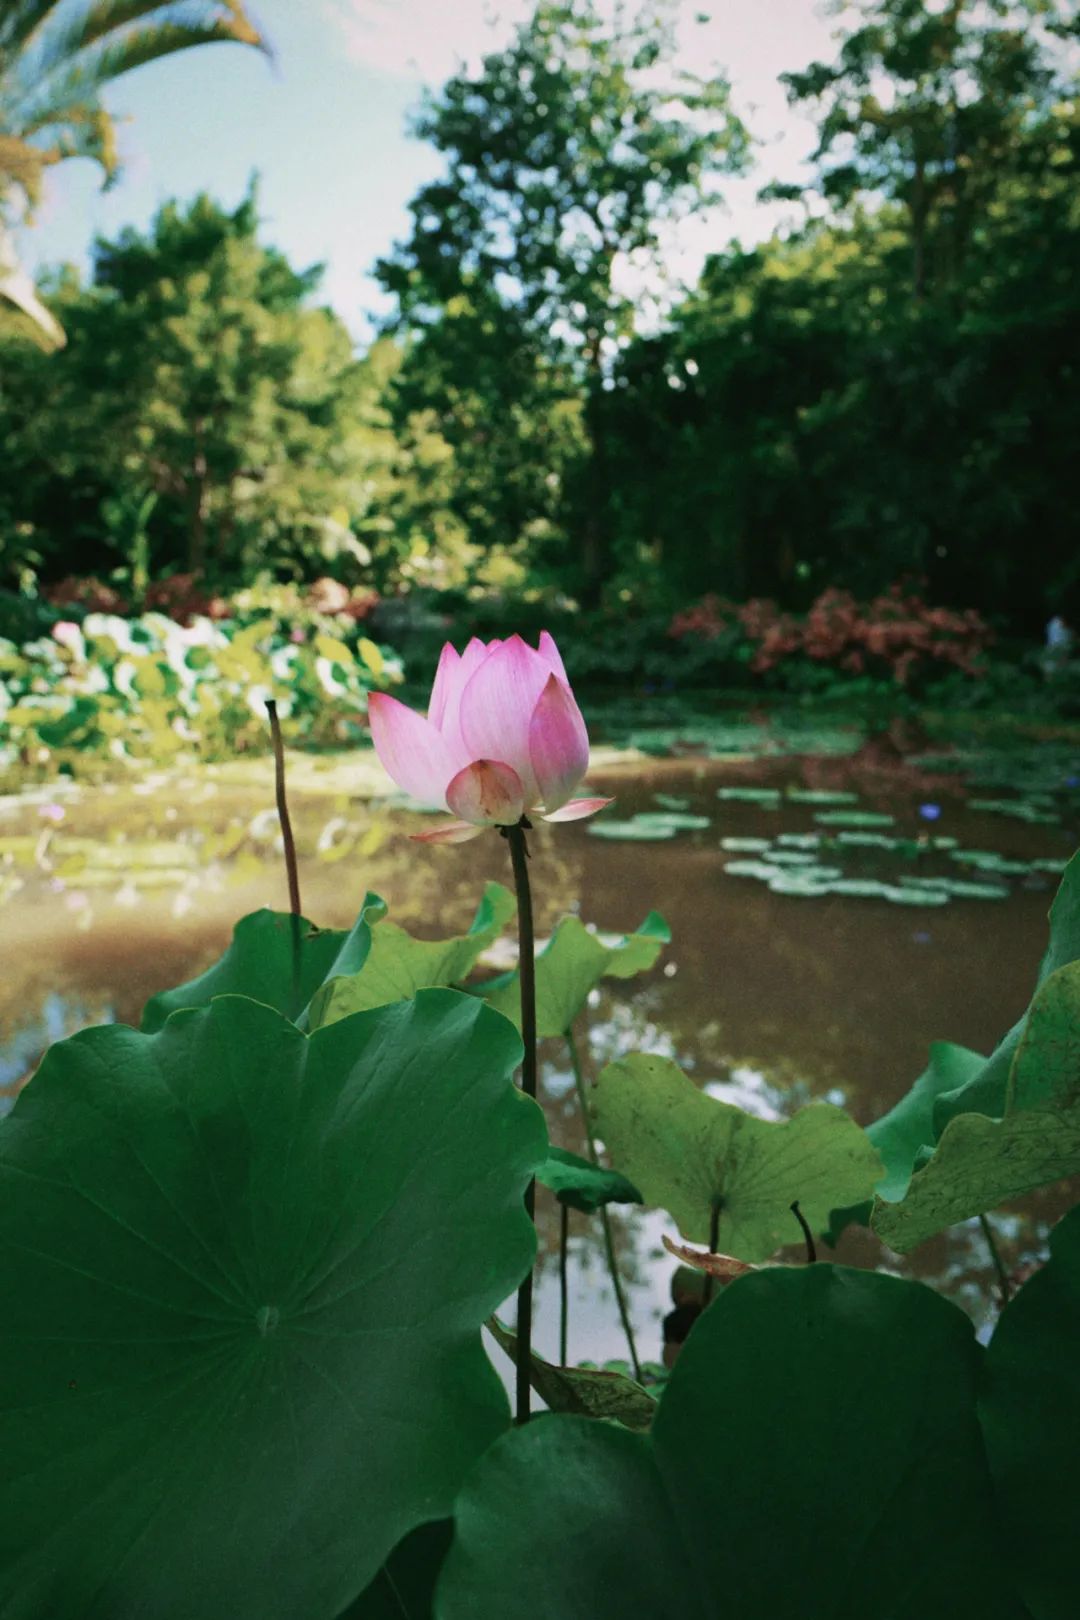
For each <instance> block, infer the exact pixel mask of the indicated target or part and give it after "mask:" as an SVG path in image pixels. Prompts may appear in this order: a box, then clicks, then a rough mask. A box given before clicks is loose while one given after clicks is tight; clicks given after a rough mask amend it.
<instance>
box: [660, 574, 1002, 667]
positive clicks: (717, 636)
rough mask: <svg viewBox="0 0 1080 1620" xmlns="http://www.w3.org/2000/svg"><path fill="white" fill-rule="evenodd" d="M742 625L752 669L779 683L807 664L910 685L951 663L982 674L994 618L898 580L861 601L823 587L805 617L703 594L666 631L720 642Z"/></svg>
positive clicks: (761, 603)
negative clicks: (989, 620) (935, 602)
mask: <svg viewBox="0 0 1080 1620" xmlns="http://www.w3.org/2000/svg"><path fill="white" fill-rule="evenodd" d="M740 632H741V635H742V636H743V637H745V639H746V641H747V643H748V644H749V646H750V647H751V648H752V653H751V656H750V659H749V667H750V669H751V670H753V671H754V672H755V673H757V674H760V675H773V674H775V675H776V676H777V677H778V678H779V680H780V682H781V683H782V684H806V683H805V681H800V679H799V676H800V673H801V672H800V666H802V671H804V672H805V671H806V669H807V666H809V667H810V669H813V668H815V667H816V668H817V669H819V670H822V671H828V672H832V673H835V674H837V675H858V676H862V675H867V676H871V677H873V676H877V677H887V678H888V679H890V680H891V681H892V682H893V683H894V684H895V685H897V686H901V687H905V688H907V689H911V688H913V687H916V686H920V687H921V686H923V685H925V683H926V681H927V680H928V679H929V678H931V677H933V676H937V675H941V674H942V673H944V672H946V671H948V670H957V671H960V672H961V673H962V674H964V675H967V676H971V677H975V676H979V675H981V674H982V673H983V670H984V664H983V662H982V659H983V657H984V655H985V653H986V650H987V647H988V646H989V643H990V640H991V632H990V628H989V626H988V625H987V624H986V622H985V621H984V620H983V619H982V618H981V617H980V615H979V614H978V613H976V612H974V611H973V610H970V609H969V610H966V611H963V612H958V611H956V610H954V609H952V608H945V607H931V606H930V605H929V604H928V603H926V602H924V601H923V599H922V597H920V596H918V595H917V594H915V593H913V592H911V591H905V590H904V589H903V588H902V587H901V586H899V585H894V586H893V587H892V588H891V589H890V590H888V591H885V592H883V593H882V594H881V595H880V596H876V597H874V598H873V599H872V600H871V601H869V602H858V601H857V600H856V599H855V597H854V596H852V594H851V593H850V591H841V590H828V591H825V592H823V594H822V595H821V596H819V597H818V599H817V601H816V602H814V604H813V605H812V607H811V608H810V610H809V612H808V613H807V614H806V615H805V616H804V617H798V616H796V615H795V614H792V613H785V612H782V611H781V610H780V609H778V608H777V606H776V604H775V603H774V602H772V601H769V600H767V599H763V598H755V599H753V600H751V601H749V602H744V603H741V604H735V603H733V602H728V601H725V600H724V599H723V598H722V597H719V596H706V597H704V598H702V600H701V601H700V602H698V603H696V604H694V605H693V606H692V607H691V608H689V609H687V610H686V611H684V612H682V613H677V614H676V615H675V617H674V618H673V619H672V620H671V623H670V625H669V626H668V634H669V636H671V637H673V638H674V639H675V640H676V641H680V642H682V641H687V640H689V641H701V642H705V643H718V642H722V641H727V640H730V638H731V636H732V634H733V633H734V634H736V635H738V634H739V633H740ZM793 677H794V680H793V679H792V678H793Z"/></svg>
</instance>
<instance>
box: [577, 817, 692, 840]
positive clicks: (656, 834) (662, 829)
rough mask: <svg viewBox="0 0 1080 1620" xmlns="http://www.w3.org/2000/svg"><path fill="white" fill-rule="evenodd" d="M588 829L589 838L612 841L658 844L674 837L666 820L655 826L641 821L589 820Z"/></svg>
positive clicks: (672, 829)
mask: <svg viewBox="0 0 1080 1620" xmlns="http://www.w3.org/2000/svg"><path fill="white" fill-rule="evenodd" d="M588 830H589V837H590V838H608V839H611V840H612V842H613V843H628V844H659V843H664V842H666V840H667V839H669V838H674V837H675V828H674V827H672V826H669V825H668V824H667V823H666V822H665V823H664V824H663V825H662V826H657V825H656V823H655V822H643V821H590V823H589V829H588Z"/></svg>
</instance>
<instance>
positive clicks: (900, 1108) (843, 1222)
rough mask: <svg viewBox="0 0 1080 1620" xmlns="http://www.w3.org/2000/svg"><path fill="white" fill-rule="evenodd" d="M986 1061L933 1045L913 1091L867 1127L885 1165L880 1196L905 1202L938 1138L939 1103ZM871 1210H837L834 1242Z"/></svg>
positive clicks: (956, 1048) (868, 1207) (940, 1044)
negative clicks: (918, 1165)
mask: <svg viewBox="0 0 1080 1620" xmlns="http://www.w3.org/2000/svg"><path fill="white" fill-rule="evenodd" d="M985 1062H986V1059H985V1058H984V1057H983V1056H982V1054H981V1053H980V1052H971V1051H969V1050H968V1048H967V1047H966V1046H954V1045H953V1044H952V1043H951V1042H949V1041H935V1042H934V1043H933V1045H932V1046H931V1047H930V1061H929V1063H928V1064H927V1066H926V1068H925V1069H924V1070H923V1072H922V1074H921V1075H920V1076H919V1078H918V1079H917V1080H916V1082H915V1084H914V1085H913V1086H912V1088H911V1090H910V1091H909V1092H907V1094H906V1095H905V1096H903V1097H901V1099H900V1101H899V1102H898V1103H897V1104H896V1105H895V1106H894V1107H893V1108H890V1110H889V1112H888V1113H887V1114H885V1115H883V1116H882V1118H881V1119H876V1120H875V1121H874V1123H873V1124H872V1125H868V1126H867V1128H866V1134H867V1136H868V1137H869V1138H870V1140H871V1142H873V1144H874V1146H875V1147H876V1148H877V1150H878V1152H879V1153H880V1155H881V1162H882V1164H883V1165H884V1174H883V1176H882V1177H881V1180H880V1181H879V1182H878V1183H877V1185H876V1186H875V1188H874V1192H875V1194H876V1195H877V1196H878V1197H879V1198H886V1199H888V1200H889V1201H890V1202H892V1203H896V1202H898V1201H899V1200H900V1199H901V1198H903V1196H904V1194H905V1193H906V1192H907V1190H908V1186H909V1185H910V1182H911V1176H912V1171H913V1170H914V1167H915V1161H916V1159H917V1158H918V1155H919V1151H920V1149H921V1148H922V1147H924V1146H925V1145H926V1144H928V1143H931V1142H933V1140H934V1103H935V1101H936V1100H937V1098H938V1097H939V1096H940V1095H941V1094H942V1092H945V1091H952V1090H955V1088H956V1087H958V1086H962V1085H964V1084H965V1083H966V1082H967V1080H968V1079H970V1077H971V1076H972V1075H973V1074H975V1073H977V1072H978V1070H979V1069H981V1068H982V1066H983V1064H984V1063H985ZM872 1207H873V1206H872V1202H871V1201H869V1200H867V1201H866V1202H864V1203H862V1204H859V1205H857V1206H855V1207H853V1208H849V1209H836V1210H834V1211H833V1213H832V1219H831V1223H830V1232H829V1241H830V1243H835V1242H836V1240H837V1238H838V1237H839V1236H840V1233H841V1232H842V1231H843V1230H844V1227H845V1226H848V1225H850V1223H851V1222H852V1221H857V1222H858V1223H859V1224H860V1225H863V1226H865V1225H866V1223H867V1222H868V1221H869V1219H870V1211H871V1209H872Z"/></svg>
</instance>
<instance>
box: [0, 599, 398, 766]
mask: <svg viewBox="0 0 1080 1620" xmlns="http://www.w3.org/2000/svg"><path fill="white" fill-rule="evenodd" d="M335 630H336V621H334V620H329V619H323V618H320V617H318V616H311V617H309V619H308V621H307V623H306V624H303V623H300V622H298V621H295V620H293V619H292V618H291V617H289V616H287V615H278V616H273V615H264V616H263V617H261V618H258V617H254V616H252V617H251V618H250V620H249V621H248V622H246V623H242V622H241V621H240V620H238V619H228V620H219V621H216V622H215V621H214V620H212V619H211V618H209V617H204V616H196V617H194V618H193V619H192V621H191V623H190V624H189V625H186V626H184V625H180V624H177V623H176V622H175V621H174V620H173V619H170V618H168V617H166V616H165V615H164V614H161V613H145V614H143V615H141V616H140V617H138V618H131V619H125V618H122V617H120V616H119V615H117V614H107V613H89V614H87V615H86V617H85V618H84V619H83V621H82V623H81V625H80V624H77V623H75V621H74V620H62V621H59V622H58V623H56V624H54V626H53V628H52V631H51V633H50V634H48V635H44V636H40V637H38V638H37V639H36V640H31V641H28V642H25V643H24V644H22V645H21V646H20V645H18V644H17V643H15V642H12V641H5V640H0V769H4V768H8V767H14V766H17V765H21V766H23V767H26V766H30V767H36V768H37V769H39V770H40V771H42V772H43V773H46V772H49V771H51V770H56V769H60V770H63V771H67V772H70V773H74V772H76V771H78V770H82V769H85V767H86V766H87V765H88V764H90V763H92V762H94V763H97V764H99V765H100V763H102V762H104V763H108V762H113V763H118V764H120V765H125V764H129V763H142V762H149V763H153V764H168V763H171V762H173V761H177V760H180V759H184V758H193V757H197V758H200V759H220V758H229V757H232V756H234V755H236V754H237V753H242V752H244V751H246V750H249V749H253V748H261V747H264V746H265V745H266V742H267V719H266V700H267V698H270V697H273V698H275V699H276V700H277V703H278V709H279V713H280V715H281V719H282V728H283V731H284V734H285V738H286V741H288V742H291V743H301V742H302V743H307V744H310V745H315V746H318V745H330V744H343V743H348V742H352V741H355V740H357V739H358V738H359V737H360V736H361V735H362V733H363V730H364V717H365V714H366V711H367V694H368V691H369V690H370V689H371V687H373V686H375V685H379V686H384V685H387V684H389V683H392V682H398V681H400V680H401V679H402V669H401V662H400V660H399V659H398V658H397V657H396V655H394V654H393V653H391V652H389V651H388V650H384V649H383V648H380V647H378V646H377V645H376V644H375V643H374V642H373V641H370V640H368V639H367V638H366V637H363V636H361V637H359V638H357V639H356V640H355V645H350V643H349V642H348V641H346V640H345V639H343V638H342V637H341V636H340V635H338V634H336V633H335Z"/></svg>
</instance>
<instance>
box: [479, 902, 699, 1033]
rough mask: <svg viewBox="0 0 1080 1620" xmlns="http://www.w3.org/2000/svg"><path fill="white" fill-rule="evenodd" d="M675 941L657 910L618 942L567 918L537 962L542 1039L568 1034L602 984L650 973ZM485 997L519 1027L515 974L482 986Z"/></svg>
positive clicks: (516, 979)
mask: <svg viewBox="0 0 1080 1620" xmlns="http://www.w3.org/2000/svg"><path fill="white" fill-rule="evenodd" d="M670 942H671V930H670V929H669V928H668V925H667V923H666V922H665V921H664V919H663V917H661V916H660V914H659V912H656V911H650V913H649V915H648V916H647V917H646V919H645V921H644V922H643V923H642V924H641V926H640V928H637V929H635V931H634V932H633V933H632V934H626V935H625V936H624V937H623V938H622V939H616V940H614V941H605V939H604V938H603V937H602V936H601V935H599V934H594V933H592V932H591V931H590V930H589V929H588V928H586V927H585V924H584V923H583V922H582V921H581V920H580V918H578V917H564V918H563V919H562V921H561V922H560V923H559V924H558V926H557V927H556V929H555V932H554V933H553V934H552V936H551V939H550V940H549V941H548V944H547V945H546V946H545V947H544V949H543V950H542V951H541V952H540V953H539V954H538V956H537V958H536V1032H537V1034H538V1035H539V1036H541V1037H543V1036H548V1035H563V1034H565V1033H566V1031H567V1030H568V1029H569V1028H570V1026H571V1025H572V1024H573V1022H574V1019H575V1018H576V1017H577V1015H578V1013H579V1012H580V1011H581V1009H582V1008H583V1007H584V1005H585V1003H586V1001H587V1000H588V997H589V992H590V991H591V990H593V989H594V988H595V987H596V985H598V984H599V983H600V980H601V979H631V978H634V977H635V975H637V974H638V973H647V972H648V970H649V969H650V968H651V967H653V966H654V965H655V963H656V959H657V957H658V956H659V955H660V952H661V951H662V950H663V948H664V946H665V945H668V944H670ZM480 993H481V994H482V995H483V996H484V997H485V999H486V1000H487V1002H488V1004H489V1005H490V1006H492V1007H494V1008H495V1009H496V1010H497V1011H498V1012H501V1013H502V1014H503V1016H504V1017H505V1018H509V1019H510V1021H511V1022H512V1023H514V1024H518V1025H520V1022H521V992H520V989H519V988H518V975H517V971H516V970H515V971H514V972H513V973H507V974H503V975H502V976H501V977H500V978H498V979H496V980H493V981H492V982H491V983H489V984H486V985H481V987H480Z"/></svg>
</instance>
